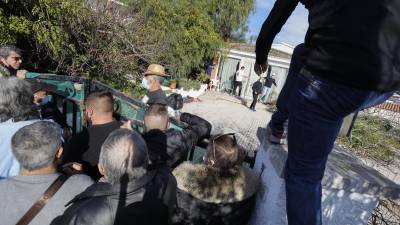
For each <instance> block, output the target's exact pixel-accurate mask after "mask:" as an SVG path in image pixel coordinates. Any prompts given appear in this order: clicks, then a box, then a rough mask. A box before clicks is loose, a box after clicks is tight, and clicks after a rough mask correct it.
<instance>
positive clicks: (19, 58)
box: [11, 56, 22, 61]
mask: <svg viewBox="0 0 400 225" xmlns="http://www.w3.org/2000/svg"><path fill="white" fill-rule="evenodd" d="M11 58H12V59H14V60H15V61H19V60H22V57H21V56H15V57H11Z"/></svg>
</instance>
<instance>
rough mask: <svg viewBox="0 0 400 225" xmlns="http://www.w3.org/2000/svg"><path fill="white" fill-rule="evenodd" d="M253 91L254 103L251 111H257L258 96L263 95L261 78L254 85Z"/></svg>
mask: <svg viewBox="0 0 400 225" xmlns="http://www.w3.org/2000/svg"><path fill="white" fill-rule="evenodd" d="M252 89H253V102H252V103H251V105H250V109H251V110H253V111H256V104H257V100H258V95H259V94H260V93H261V89H262V83H261V78H259V79H258V80H257V81H256V82H254V83H253V87H252Z"/></svg>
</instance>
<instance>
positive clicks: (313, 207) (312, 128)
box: [285, 75, 390, 225]
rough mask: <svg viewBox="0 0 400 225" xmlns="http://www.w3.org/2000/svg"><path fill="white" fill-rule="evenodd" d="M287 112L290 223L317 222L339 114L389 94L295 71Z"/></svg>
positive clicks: (308, 223) (378, 100)
mask: <svg viewBox="0 0 400 225" xmlns="http://www.w3.org/2000/svg"><path fill="white" fill-rule="evenodd" d="M292 88H293V90H292V92H293V93H292V95H291V97H290V104H291V106H290V112H289V121H290V122H289V136H288V141H289V152H288V159H287V162H286V171H285V181H286V205H287V216H288V222H289V225H321V223H322V222H321V220H322V213H321V195H322V186H321V180H322V178H323V175H324V171H325V165H326V161H327V158H328V155H329V153H330V152H331V150H332V148H333V145H334V142H335V139H336V137H337V135H338V132H339V130H340V126H341V124H342V121H343V118H344V117H345V116H346V115H348V114H350V113H352V112H354V111H356V110H358V109H360V108H361V107H363V106H365V105H369V104H371V103H373V104H377V103H379V102H382V101H384V100H385V98H388V97H390V93H389V94H388V93H379V92H370V91H364V90H357V89H353V88H350V87H346V86H342V85H340V84H337V83H334V82H331V81H327V80H321V79H318V78H310V77H309V78H306V77H304V76H303V75H298V79H297V81H296V83H295V84H294V86H293V87H292Z"/></svg>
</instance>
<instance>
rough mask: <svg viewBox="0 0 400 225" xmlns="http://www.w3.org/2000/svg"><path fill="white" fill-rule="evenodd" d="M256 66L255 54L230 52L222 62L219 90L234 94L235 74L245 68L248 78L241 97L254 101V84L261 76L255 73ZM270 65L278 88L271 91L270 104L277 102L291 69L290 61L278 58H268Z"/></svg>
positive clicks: (243, 83) (263, 75)
mask: <svg viewBox="0 0 400 225" xmlns="http://www.w3.org/2000/svg"><path fill="white" fill-rule="evenodd" d="M254 64H255V54H254V53H248V52H244V51H239V50H234V49H232V50H230V51H229V53H228V54H227V56H226V57H225V59H223V60H222V62H221V64H220V69H219V74H218V79H219V81H220V82H219V90H220V91H222V92H224V91H227V92H232V89H233V87H232V86H233V81H234V75H235V74H234V72H235V71H236V70H237V69H238V68H240V67H241V66H244V67H245V74H246V76H247V77H246V78H245V79H244V80H243V82H242V85H243V87H242V94H241V97H242V98H245V99H252V88H251V86H252V84H253V83H254V82H255V81H257V79H258V78H259V76H258V75H257V74H256V73H255V72H254V69H253V68H254ZM268 64H269V65H270V66H271V75H273V78H274V79H275V80H276V84H277V86H276V87H275V86H273V87H272V91H270V98H269V101H268V102H271V101H276V99H277V98H278V95H279V93H280V91H281V90H282V87H283V85H284V83H285V81H286V78H287V72H288V69H289V64H290V59H284V58H277V57H271V56H269V57H268ZM266 76H267V74H266V73H264V74H262V77H266ZM227 77H229V79H227ZM229 82H231V85H230V86H231V87H230V88H227V86H229Z"/></svg>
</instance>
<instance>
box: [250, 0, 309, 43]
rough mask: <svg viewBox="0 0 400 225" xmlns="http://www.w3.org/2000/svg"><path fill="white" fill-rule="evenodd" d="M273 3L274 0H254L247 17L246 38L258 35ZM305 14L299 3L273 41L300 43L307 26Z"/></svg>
mask: <svg viewBox="0 0 400 225" xmlns="http://www.w3.org/2000/svg"><path fill="white" fill-rule="evenodd" d="M274 3H275V0H255V6H254V10H253V12H252V14H250V16H249V19H248V25H249V32H248V33H247V37H248V38H249V37H250V36H252V35H256V36H258V33H259V32H260V29H261V26H262V24H263V23H264V21H265V19H266V18H267V16H268V14H269V12H270V11H271V9H272V7H273V6H274ZM307 16H308V12H307V10H306V9H305V8H304V6H303V5H302V4H301V3H299V4H298V6H297V8H296V10H295V11H294V12H293V13H292V15H291V16H290V17H289V19H288V21H287V22H286V24H285V25H284V26H283V28H282V30H281V32H280V33H279V34H278V35H277V36H276V37H275V40H274V43H280V42H285V43H288V44H291V45H293V46H295V45H297V44H300V43H302V42H303V41H304V36H305V34H306V31H307V27H308V22H307Z"/></svg>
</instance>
